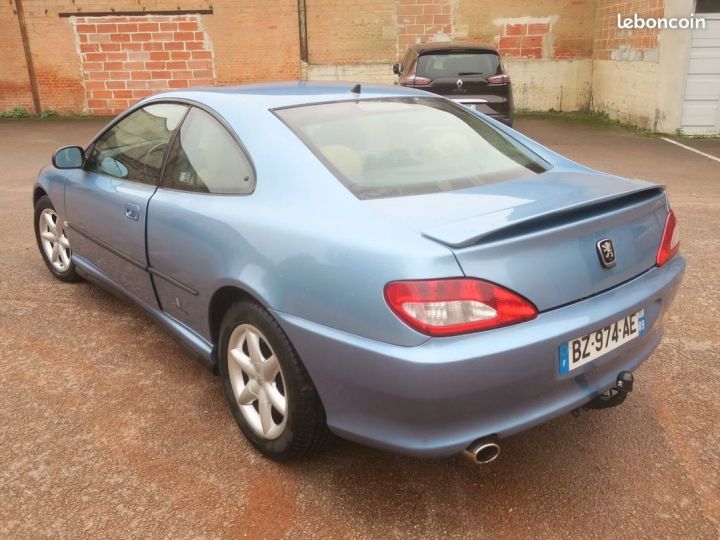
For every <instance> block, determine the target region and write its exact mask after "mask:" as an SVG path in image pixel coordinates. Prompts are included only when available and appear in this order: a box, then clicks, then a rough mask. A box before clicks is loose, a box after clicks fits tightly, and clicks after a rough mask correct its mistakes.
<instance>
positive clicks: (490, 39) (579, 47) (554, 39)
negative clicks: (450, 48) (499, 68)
mask: <svg viewBox="0 0 720 540" xmlns="http://www.w3.org/2000/svg"><path fill="white" fill-rule="evenodd" d="M603 1H604V0H597V2H603ZM595 4H596V0H543V1H542V2H527V1H525V0H504V1H495V2H474V1H470V0H459V1H458V2H456V5H455V8H454V21H455V22H454V35H455V38H456V39H461V40H462V39H466V40H468V41H476V42H482V43H489V44H491V45H495V46H496V47H499V48H500V49H501V52H502V53H503V55H504V56H507V57H510V58H531V59H532V58H534V59H537V58H554V59H564V60H567V59H580V58H589V57H591V56H592V47H593V31H594V28H595V15H596V9H595V8H596V6H595ZM523 36H524V37H525V40H524V41H523V39H522V38H523ZM503 38H512V39H503ZM538 49H540V50H538ZM538 55H540V56H538Z"/></svg>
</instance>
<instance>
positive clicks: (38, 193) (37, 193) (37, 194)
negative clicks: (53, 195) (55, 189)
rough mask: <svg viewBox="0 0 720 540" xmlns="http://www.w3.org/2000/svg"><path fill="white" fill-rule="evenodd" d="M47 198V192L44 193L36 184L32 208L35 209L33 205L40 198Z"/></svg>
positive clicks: (43, 189)
mask: <svg viewBox="0 0 720 540" xmlns="http://www.w3.org/2000/svg"><path fill="white" fill-rule="evenodd" d="M44 195H45V196H47V191H45V188H44V187H42V186H40V185H38V184H36V185H35V187H34V188H33V208H35V205H36V204H37V202H38V201H39V200H40V197H42V196H44Z"/></svg>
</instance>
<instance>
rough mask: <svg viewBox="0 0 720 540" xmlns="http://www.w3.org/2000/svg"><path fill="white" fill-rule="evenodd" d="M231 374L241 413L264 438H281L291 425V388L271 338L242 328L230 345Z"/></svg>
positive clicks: (239, 326)
mask: <svg viewBox="0 0 720 540" xmlns="http://www.w3.org/2000/svg"><path fill="white" fill-rule="evenodd" d="M227 354H228V358H227V365H228V375H229V378H230V384H231V386H232V390H233V395H234V396H235V400H236V401H237V404H238V406H239V408H240V412H241V413H242V415H243V417H244V418H245V420H246V421H247V423H248V424H249V425H250V427H251V428H252V430H253V431H254V432H255V433H256V434H257V435H259V436H260V437H262V438H264V439H268V440H271V439H277V438H278V437H280V435H282V433H283V431H284V430H285V425H286V424H287V411H288V395H287V386H286V384H285V379H284V377H283V373H282V369H281V367H280V364H279V362H278V359H277V356H276V355H275V352H274V351H273V349H272V347H271V346H270V344H269V343H268V340H267V338H265V336H264V335H263V334H262V332H260V330H258V329H257V328H256V327H254V326H252V325H250V324H241V325H238V326H237V327H236V328H235V329H234V330H233V332H232V334H231V335H230V340H229V342H228V353H227Z"/></svg>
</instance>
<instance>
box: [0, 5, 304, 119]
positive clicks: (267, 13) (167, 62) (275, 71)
mask: <svg viewBox="0 0 720 540" xmlns="http://www.w3.org/2000/svg"><path fill="white" fill-rule="evenodd" d="M8 1H9V2H10V3H8ZM8 1H6V2H0V37H1V38H2V39H0V66H2V68H3V69H2V71H1V72H0V111H4V110H8V109H11V108H12V107H23V108H26V109H32V97H31V94H30V87H29V83H28V77H27V69H26V66H25V61H24V56H23V49H22V42H21V40H20V34H19V30H18V20H17V16H16V14H15V12H14V10H13V8H14V1H15V0H8ZM23 5H24V8H25V18H26V21H27V29H28V37H29V42H30V47H31V50H32V57H33V61H34V65H35V71H36V74H37V83H38V90H39V94H40V102H41V108H42V109H48V108H51V109H55V110H57V111H60V112H79V111H89V112H92V113H115V112H118V111H120V110H122V109H123V108H125V107H126V106H127V104H129V103H132V102H134V101H136V100H137V99H138V98H139V97H141V96H142V95H145V94H147V93H148V92H155V91H160V90H162V89H165V88H172V87H175V86H178V87H180V86H188V85H189V86H198V85H207V84H234V83H242V82H254V81H263V80H287V79H298V78H300V75H301V70H300V61H299V45H298V29H297V1H296V0H274V1H273V2H267V1H265V0H217V1H213V2H212V5H211V3H210V2H209V1H208V0H189V1H188V0H183V2H173V1H170V0H117V1H113V2H109V1H107V0H89V1H88V0H53V1H43V0H23ZM178 7H181V8H182V9H183V10H209V9H210V8H212V11H213V13H212V14H207V15H171V16H168V15H162V16H158V15H142V16H140V17H133V18H128V17H123V16H122V15H118V16H112V17H94V16H93V17H83V15H82V14H83V13H90V12H110V11H111V10H112V11H114V12H117V13H121V12H126V11H133V12H135V11H147V10H153V11H175V10H177V9H178ZM60 13H64V14H75V13H77V17H60V16H59V14H60ZM163 17H170V18H169V19H166V18H163ZM183 17H184V18H183ZM161 23H162V24H164V25H166V26H165V28H166V29H165V30H160V29H159V28H160V27H159V26H158V30H157V31H152V30H149V29H150V28H155V27H154V26H152V25H154V24H157V25H160V24H161ZM175 23H176V24H178V25H179V24H180V23H184V24H187V26H186V28H188V30H185V31H181V30H179V27H178V31H177V32H175V31H174V30H170V26H171V25H172V24H175ZM102 25H108V26H102ZM113 25H114V26H113ZM120 25H125V26H123V27H122V29H120ZM133 25H138V30H137V31H134V26H133ZM140 25H149V26H144V27H143V28H146V29H148V30H143V31H141V30H140ZM195 25H196V26H197V27H198V30H189V28H190V26H195ZM190 33H192V37H191V36H190ZM201 34H202V35H201ZM138 45H139V49H140V50H138ZM194 51H197V52H194ZM187 52H189V53H190V54H189V55H187V54H184V53H187ZM102 53H105V55H106V56H105V57H103V56H102ZM144 53H156V54H153V57H152V58H150V57H149V55H148V57H146V55H145V54H144ZM158 53H170V54H167V55H164V54H158ZM172 53H176V54H172ZM178 53H180V54H178ZM108 55H109V56H108ZM185 57H187V58H185ZM208 61H209V62H210V64H208ZM98 62H99V63H100V64H98ZM160 62H162V63H164V65H162V66H161V64H160ZM178 62H180V63H178ZM182 62H188V63H187V65H185V66H183V65H182V64H181V63H182ZM93 64H94V65H93ZM6 66H9V69H7V68H6ZM96 68H100V69H96ZM91 74H92V75H91ZM123 81H125V82H123ZM131 93H132V95H131ZM103 101H104V102H105V103H103Z"/></svg>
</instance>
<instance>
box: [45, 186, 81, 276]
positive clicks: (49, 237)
mask: <svg viewBox="0 0 720 540" xmlns="http://www.w3.org/2000/svg"><path fill="white" fill-rule="evenodd" d="M35 239H36V240H37V245H38V248H39V249H40V254H41V255H42V258H43V260H44V261H45V264H46V265H47V267H48V269H49V270H50V272H52V274H53V275H54V276H55V277H56V278H58V279H60V280H62V281H69V282H72V281H79V280H80V277H79V276H78V275H77V272H76V271H75V265H74V264H73V261H72V250H71V249H70V241H69V240H68V238H67V236H66V235H65V228H64V227H63V224H62V222H61V221H60V218H59V217H58V214H57V212H56V211H55V207H54V206H53V204H52V202H50V198H49V197H48V196H47V195H43V196H42V197H40V198H39V199H38V201H37V203H36V204H35Z"/></svg>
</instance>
